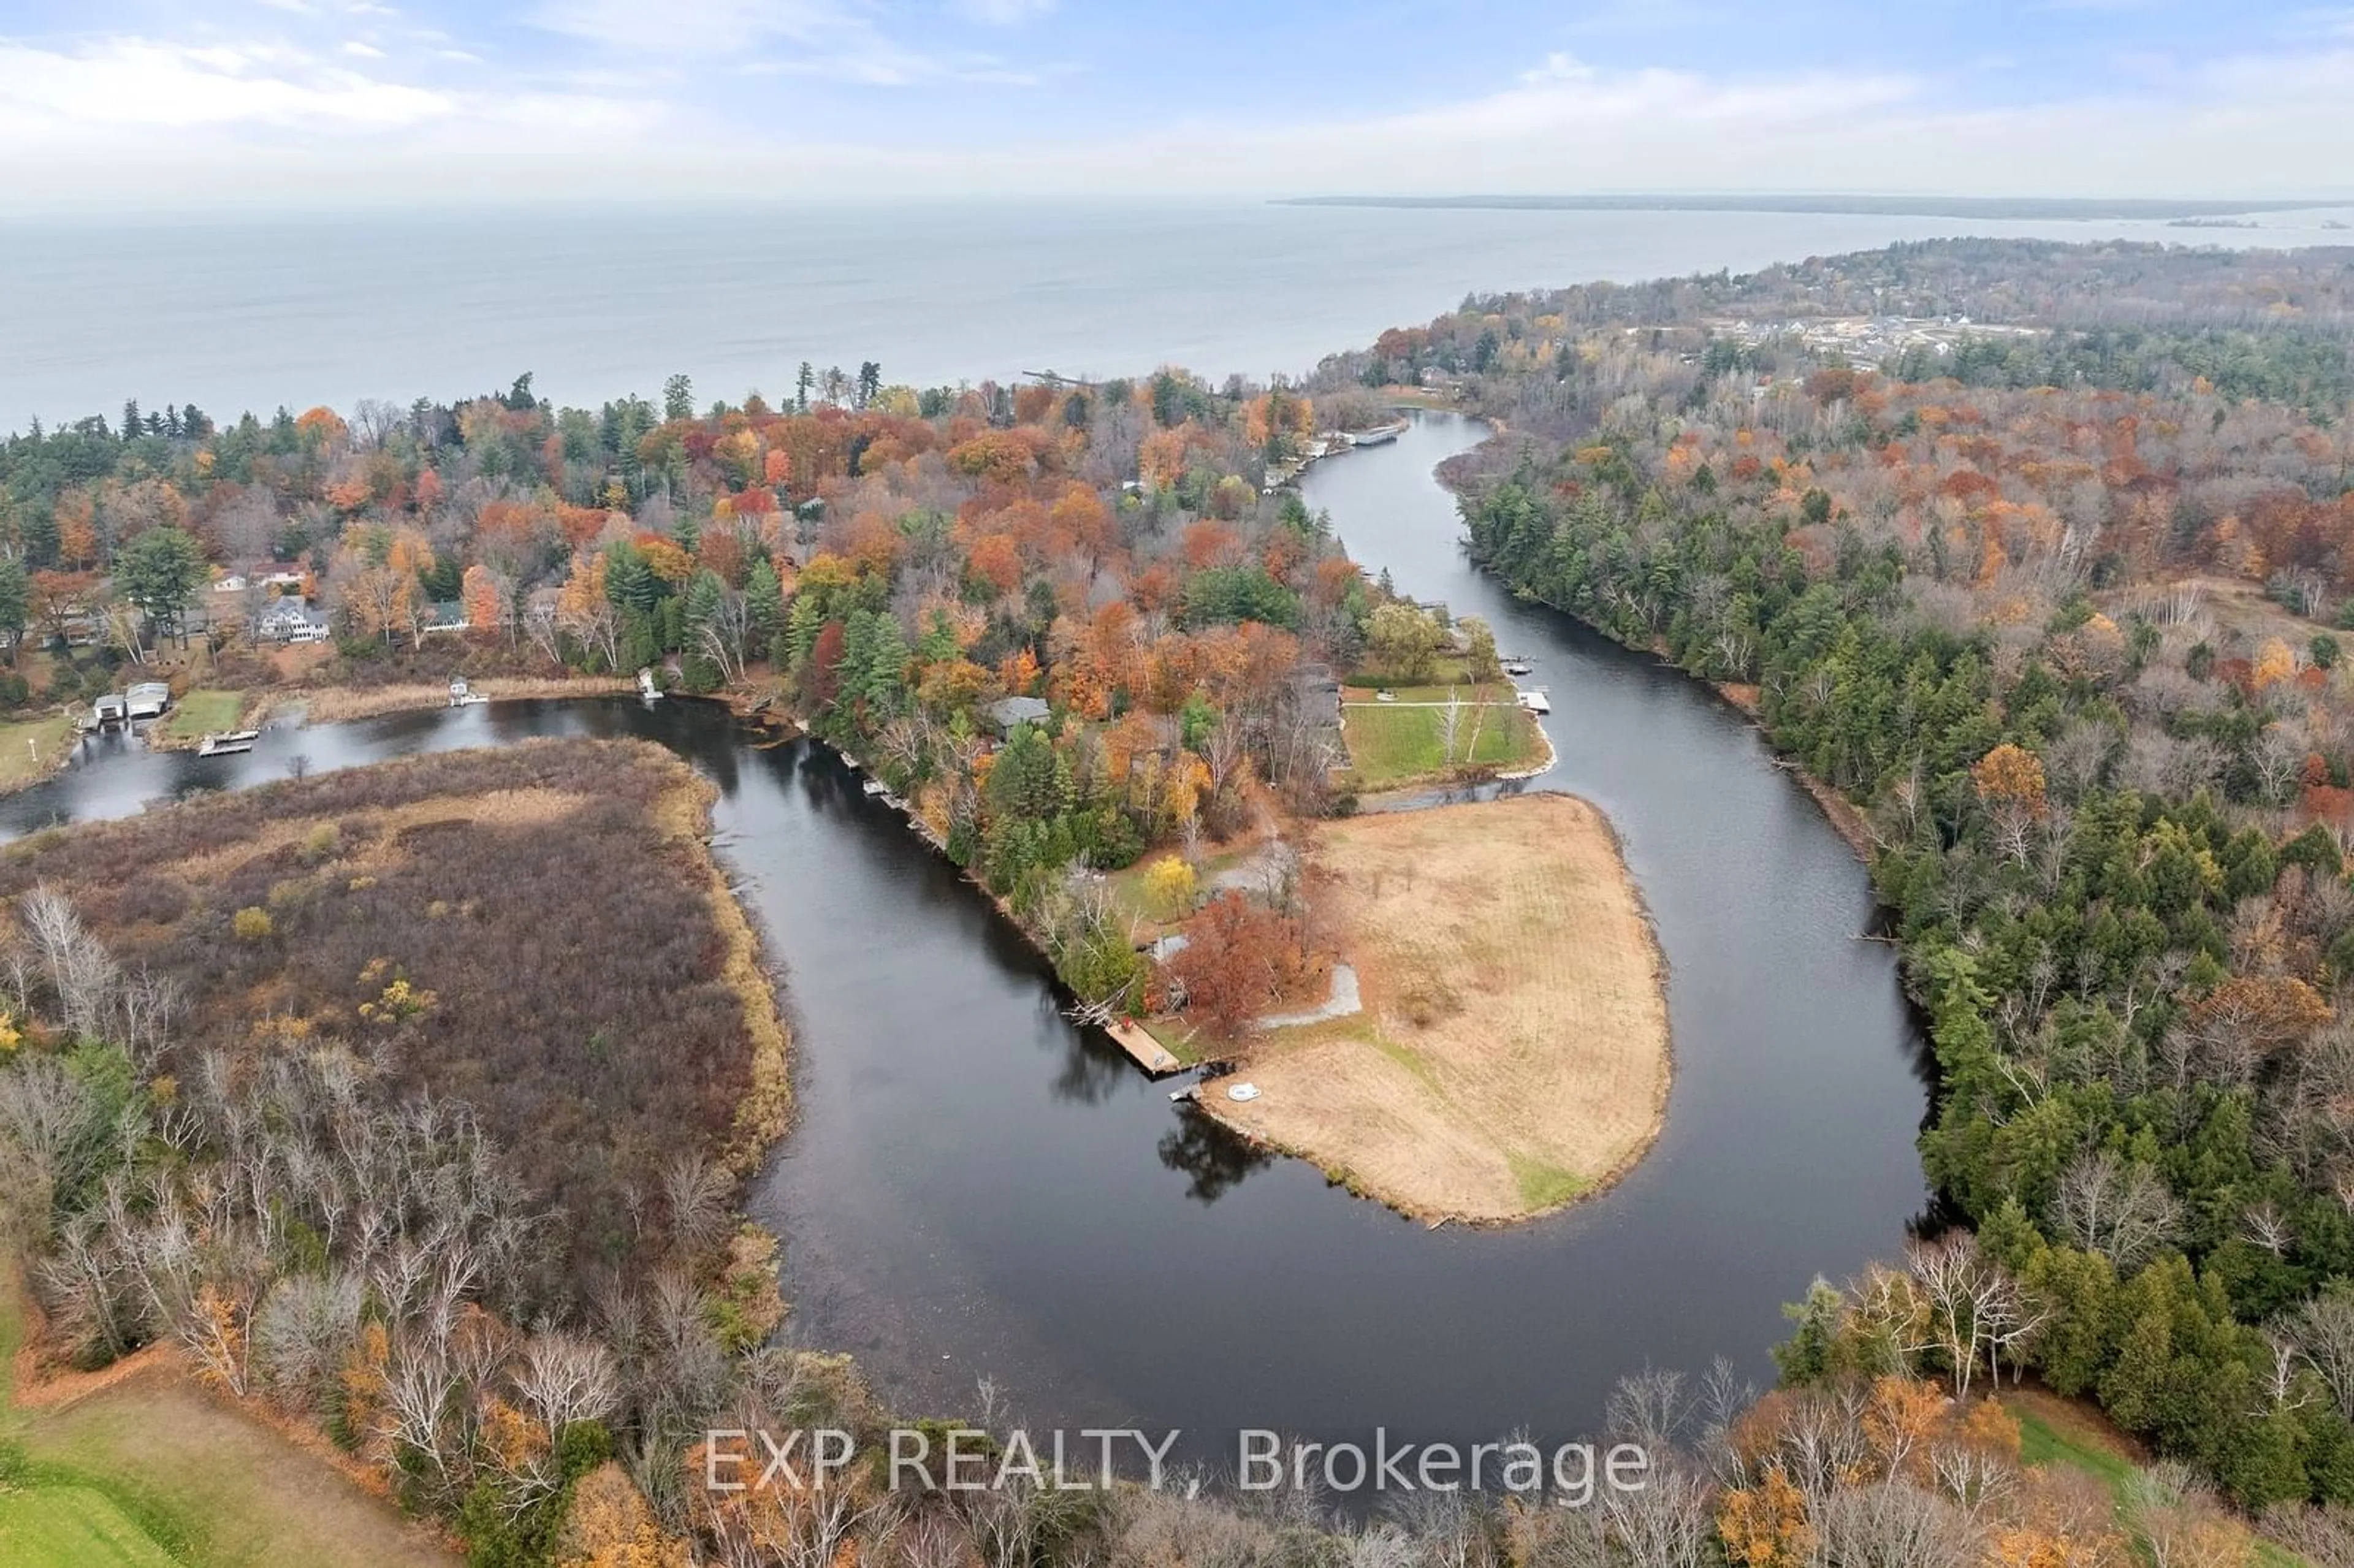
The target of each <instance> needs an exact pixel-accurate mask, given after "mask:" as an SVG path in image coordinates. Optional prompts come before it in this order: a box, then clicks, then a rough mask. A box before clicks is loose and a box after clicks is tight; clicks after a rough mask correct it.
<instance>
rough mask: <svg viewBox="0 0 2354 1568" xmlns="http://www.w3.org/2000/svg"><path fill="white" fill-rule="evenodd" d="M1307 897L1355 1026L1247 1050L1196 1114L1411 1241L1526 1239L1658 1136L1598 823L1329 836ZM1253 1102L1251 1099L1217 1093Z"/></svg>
mask: <svg viewBox="0 0 2354 1568" xmlns="http://www.w3.org/2000/svg"><path fill="white" fill-rule="evenodd" d="M1309 863H1310V885H1311V888H1312V889H1313V892H1312V896H1314V897H1315V898H1316V900H1317V902H1318V906H1319V908H1320V911H1321V912H1322V914H1323V916H1324V917H1325V918H1327V919H1329V920H1330V921H1331V922H1332V923H1333V924H1334V926H1335V927H1337V929H1338V930H1339V932H1340V933H1341V935H1340V937H1339V938H1338V941H1339V943H1340V945H1341V948H1343V949H1344V950H1345V951H1346V952H1347V953H1348V954H1349V955H1350V956H1351V957H1352V959H1353V960H1354V962H1353V969H1354V972H1355V974H1356V976H1357V983H1358V985H1359V988H1360V991H1361V993H1362V998H1363V1011H1362V1012H1357V1013H1355V1014H1352V1015H1349V1016H1344V1017H1341V1018H1336V1019H1331V1020H1328V1021H1324V1022H1315V1023H1310V1024H1305V1025H1300V1026H1297V1027H1291V1028H1278V1029H1269V1030H1265V1031H1262V1032H1259V1033H1255V1034H1253V1035H1252V1036H1250V1037H1249V1038H1248V1039H1247V1040H1246V1042H1245V1043H1244V1044H1242V1045H1241V1047H1240V1052H1239V1059H1238V1061H1237V1063H1236V1065H1235V1071H1234V1073H1233V1074H1232V1075H1229V1076H1227V1077H1225V1078H1220V1079H1217V1080H1214V1081H1213V1082H1211V1083H1210V1084H1208V1085H1207V1086H1205V1089H1204V1104H1205V1105H1206V1106H1207V1107H1209V1108H1210V1110H1211V1112H1212V1114H1214V1115H1215V1116H1216V1117H1218V1118H1220V1119H1222V1120H1224V1121H1225V1122H1227V1123H1228V1124H1229V1125H1231V1126H1234V1127H1235V1128H1239V1129H1241V1130H1242V1131H1244V1132H1246V1133H1247V1134H1249V1135H1250V1136H1252V1137H1255V1138H1259V1139H1265V1140H1267V1142H1270V1143H1272V1144H1275V1145H1277V1146H1278V1147H1280V1148H1283V1149H1285V1150H1290V1151H1291V1152H1293V1153H1296V1154H1298V1155H1299V1156H1300V1157H1302V1158H1303V1159H1307V1160H1312V1161H1314V1162H1315V1163H1317V1164H1319V1165H1320V1166H1323V1167H1324V1168H1325V1169H1326V1170H1327V1171H1331V1172H1333V1173H1334V1175H1335V1176H1336V1177H1337V1178H1338V1179H1341V1180H1343V1181H1346V1182H1347V1183H1348V1184H1349V1185H1350V1186H1351V1187H1352V1188H1353V1189H1355V1190H1358V1191H1360V1192H1364V1193H1365V1194H1367V1195H1368V1196H1371V1197H1373V1198H1377V1199H1379V1200H1380V1201H1382V1202H1384V1203H1387V1204H1389V1205H1390V1206H1391V1207H1393V1208H1395V1209H1398V1210H1400V1211H1401V1212H1403V1213H1408V1214H1412V1215H1415V1216H1416V1217H1419V1218H1426V1219H1441V1218H1444V1219H1460V1220H1470V1221H1478V1222H1483V1223H1498V1222H1505V1221H1511V1220H1519V1219H1526V1218H1529V1217H1530V1216H1532V1215H1534V1214H1539V1213H1545V1212H1547V1211H1549V1210H1552V1209H1555V1208H1558V1207H1560V1206H1561V1205H1563V1204H1564V1203H1567V1202H1573V1201H1575V1199H1578V1198H1581V1197H1584V1196H1586V1195H1588V1194H1590V1193H1592V1192H1596V1191H1598V1190H1600V1189H1601V1188H1602V1187H1604V1186H1606V1184H1608V1182H1609V1181H1612V1180H1613V1179H1614V1178H1615V1177H1616V1176H1617V1175H1618V1174H1619V1173H1620V1172H1622V1171H1625V1170H1626V1169H1627V1168H1628V1167H1629V1166H1631V1165H1632V1164H1633V1163H1634V1162H1635V1161H1636V1160H1638V1158H1640V1156H1641V1154H1642V1151H1643V1150H1645V1149H1646V1148H1648V1147H1649V1145H1650V1142H1651V1140H1652V1139H1653V1138H1655V1137H1656V1136H1657V1135H1658V1132H1659V1127H1660V1124H1661V1119H1662V1118H1663V1116H1664V1114H1665V1111H1666V1107H1667V1094H1668V1083H1669V1072H1670V1052H1669V1033H1668V1016H1667V1003H1666V997H1665V992H1664V983H1663V982H1664V975H1663V972H1662V969H1661V961H1660V959H1659V949H1658V946H1657V944H1656V943H1655V942H1654V940H1653V938H1652V935H1651V930H1650V926H1649V920H1648V918H1647V916H1645V914H1644V912H1643V908H1642V905H1641V901H1640V899H1639V896H1638V895H1637V893H1636V891H1635V887H1634V884H1633V882H1632V880H1631V879H1630V878H1629V877H1628V874H1627V868H1626V864H1625V863H1624V861H1623V860H1622V859H1621V858H1620V855H1619V852H1618V844H1617V838H1616V836H1615V835H1614V834H1613V833H1612V832H1611V830H1610V825H1609V822H1608V820H1607V819H1606V818H1605V817H1604V816H1603V815H1602V813H1601V812H1600V811H1599V810H1596V808H1595V807H1593V806H1592V805H1590V804H1588V803H1587V802H1585V801H1584V800H1576V799H1574V798H1572V797H1570V796H1566V795H1531V796H1523V797H1520V798H1516V799H1511V800H1492V801H1484V802H1477V803H1471V804H1464V805H1455V806H1441V807H1435V808H1432V809H1429V810H1416V811H1394V812H1383V813H1378V814H1374V815H1370V816H1365V817H1360V818H1357V819H1354V820H1352V821H1343V822H1334V823H1328V824H1326V825H1325V826H1323V827H1322V828H1320V830H1319V831H1318V832H1317V835H1316V841H1315V846H1314V849H1313V850H1312V852H1311V853H1310V861H1309ZM1243 1080H1248V1081H1250V1082H1252V1083H1254V1084H1255V1085H1256V1086H1257V1087H1258V1089H1259V1091H1260V1094H1259V1097H1257V1099H1254V1100H1251V1101H1248V1102H1246V1103H1237V1102H1235V1101H1234V1100H1232V1099H1230V1098H1229V1097H1227V1096H1226V1094H1225V1089H1227V1088H1228V1087H1229V1086H1232V1085H1233V1084H1235V1083H1236V1082H1240V1081H1243Z"/></svg>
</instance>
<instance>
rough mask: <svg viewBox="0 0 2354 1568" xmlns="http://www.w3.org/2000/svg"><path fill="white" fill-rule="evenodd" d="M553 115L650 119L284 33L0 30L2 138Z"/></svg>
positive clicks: (421, 125) (422, 125) (84, 139)
mask: <svg viewBox="0 0 2354 1568" xmlns="http://www.w3.org/2000/svg"><path fill="white" fill-rule="evenodd" d="M543 122H564V123H568V124H571V125H575V126H580V127H584V128H585V127H590V126H602V127H620V126H637V127H642V126H643V125H644V124H645V122H646V114H645V111H642V110H639V109H635V108H633V107H632V106H631V105H628V104H626V103H624V102H621V101H618V100H614V99H610V98H604V97H596V96H589V95H579V94H558V95H550V94H546V93H542V92H535V91H533V90H528V89H525V90H510V91H507V92H504V93H501V94H499V95H496V96H490V95H484V94H476V93H461V92H454V91H451V90H446V89H442V88H438V87H433V86H429V85H420V84H417V83H411V82H404V81H398V80H394V79H388V78H385V77H380V76H375V75H370V74H368V73H367V72H366V71H365V70H362V69H356V68H355V67H352V66H347V65H344V64H340V63H336V62H334V61H333V60H330V59H327V58H321V57H319V56H316V55H313V54H312V53H310V52H308V51H306V50H302V49H300V48H293V47H292V46H290V45H286V44H281V43H276V42H248V43H242V44H207V45H203V46H187V45H178V44H167V43H161V42H157V41H154V40H150V39H145V38H120V39H113V40H110V41H108V42H105V43H101V44H96V45H91V46H89V47H87V48H79V49H54V50H53V49H42V48H33V47H31V46H28V45H24V44H16V43H6V42H0V141H5V142H11V143H17V144H20V145H26V146H48V147H51V148H61V149H67V150H71V149H76V148H90V149H94V148H103V147H105V146H108V145H110V144H127V143H136V142H142V141H143V139H144V138H146V137H148V136H149V135H150V134H151V133H152V132H156V131H163V130H169V131H180V132H192V133H212V134H217V135H236V134H239V133H247V132H250V133H267V134H270V136H272V137H273V138H279V139H281V143H282V138H280V133H281V132H290V131H291V132H302V133H303V134H304V135H305V136H306V137H307V136H311V135H318V134H324V135H328V136H335V135H338V134H355V133H365V132H386V131H417V130H430V129H436V128H441V129H451V130H458V129H462V128H467V127H475V128H481V127H493V126H501V125H527V124H535V123H543ZM186 145H188V146H189V147H190V149H191V150H192V151H194V150H196V148H195V144H194V143H187V144H186ZM5 188H6V187H5V182H0V190H5Z"/></svg>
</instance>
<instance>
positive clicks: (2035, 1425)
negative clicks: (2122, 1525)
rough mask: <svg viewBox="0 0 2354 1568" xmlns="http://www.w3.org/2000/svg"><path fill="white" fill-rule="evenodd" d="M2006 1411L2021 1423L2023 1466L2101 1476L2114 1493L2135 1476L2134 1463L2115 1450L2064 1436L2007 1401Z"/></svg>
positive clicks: (2047, 1422)
mask: <svg viewBox="0 0 2354 1568" xmlns="http://www.w3.org/2000/svg"><path fill="white" fill-rule="evenodd" d="M2003 1408H2004V1409H2006V1410H2008V1411H2009V1412H2010V1414H2011V1415H2012V1417H2013V1418H2014V1419H2016V1420H2017V1421H2018V1423H2019V1457H2020V1463H2022V1464H2028V1465H2070V1466H2073V1467H2075V1468H2077V1469H2079V1470H2086V1471H2089V1472H2091V1473H2092V1474H2094V1475H2095V1476H2098V1477H2100V1478H2101V1479H2102V1480H2104V1481H2105V1482H2107V1483H2108V1486H2109V1489H2110V1490H2111V1491H2115V1490H2116V1489H2118V1488H2120V1487H2122V1486H2124V1485H2125V1484H2126V1479H2127V1478H2129V1477H2131V1476H2132V1475H2133V1473H2134V1467H2133V1462H2132V1461H2131V1460H2129V1459H2127V1458H2126V1457H2125V1456H2124V1455H2122V1454H2119V1453H2117V1452H2115V1450H2114V1449H2109V1448H2102V1447H2096V1446H2094V1445H2092V1444H2090V1443H2085V1442H2080V1441H2077V1440H2075V1439H2073V1438H2070V1437H2067V1436H2062V1434H2061V1432H2060V1429H2059V1428H2058V1427H2055V1426H2053V1425H2052V1423H2050V1422H2049V1421H2046V1420H2045V1419H2044V1418H2043V1417H2042V1416H2041V1415H2039V1414H2036V1413H2035V1412H2034V1411H2031V1410H2029V1409H2027V1408H2025V1407H2024V1406H2022V1405H2020V1404H2017V1403H2013V1402H2006V1403H2005V1404H2004V1405H2003Z"/></svg>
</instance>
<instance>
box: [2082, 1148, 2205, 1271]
mask: <svg viewBox="0 0 2354 1568" xmlns="http://www.w3.org/2000/svg"><path fill="white" fill-rule="evenodd" d="M2051 1219H2052V1226H2053V1228H2054V1229H2055V1230H2057V1231H2058V1232H2059V1233H2060V1234H2061V1235H2062V1236H2063V1237H2065V1238H2066V1239H2067V1241H2068V1242H2069V1243H2070V1244H2071V1245H2074V1246H2078V1247H2081V1248H2083V1249H2084V1250H2085V1251H2086V1252H2096V1253H2099V1254H2100V1255H2102V1256H2103V1257H2105V1258H2107V1259H2108V1260H2109V1261H2110V1262H2111V1263H2112V1264H2114V1265H2115V1266H2116V1268H2117V1271H2118V1273H2120V1274H2124V1273H2126V1272H2127V1271H2129V1270H2130V1269H2132V1268H2133V1267H2135V1266H2137V1265H2138V1264H2140V1263H2141V1262H2143V1261H2144V1260H2145V1259H2147V1257H2148V1256H2149V1255H2151V1254H2152V1253H2155V1252H2156V1251H2158V1248H2160V1247H2162V1246H2164V1245H2166V1244H2167V1243H2168V1241H2170V1240H2172V1239H2173V1237H2174V1236H2175V1235H2176V1234H2178V1232H2179V1230H2180V1228H2181V1224H2182V1205H2181V1203H2180V1202H2179V1201H2178V1200H2177V1199H2176V1198H2175V1196H2174V1193H2173V1192H2171V1191H2170V1190H2169V1189H2168V1187H2167V1185H2166V1181H2165V1179H2164V1178H2163V1177H2161V1176H2159V1175H2158V1172H2157V1171H2153V1170H2151V1169H2150V1168H2149V1167H2148V1166H2147V1165H2145V1164H2143V1163H2142V1162H2141V1161H2139V1160H2126V1159H2121V1158H2119V1157H2118V1156H2117V1155H2115V1154H2114V1153H2112V1152H2111V1151H2109V1150H2105V1149H2104V1150H2094V1151H2093V1152H2091V1153H2087V1154H2081V1155H2079V1156H2077V1157H2076V1159H2075V1160H2073V1162H2071V1163H2070V1165H2069V1166H2068V1168H2067V1169H2066V1170H2065V1171H2062V1172H2061V1174H2060V1186H2059V1191H2058V1192H2057V1193H2056V1194H2055V1195H2054V1197H2053V1198H2052V1214H2051Z"/></svg>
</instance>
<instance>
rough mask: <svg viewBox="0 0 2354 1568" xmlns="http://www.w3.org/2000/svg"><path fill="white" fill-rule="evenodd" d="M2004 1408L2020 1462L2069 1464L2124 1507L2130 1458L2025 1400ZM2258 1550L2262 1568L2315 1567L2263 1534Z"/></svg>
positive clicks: (2134, 1471) (2131, 1475)
mask: <svg viewBox="0 0 2354 1568" xmlns="http://www.w3.org/2000/svg"><path fill="white" fill-rule="evenodd" d="M2002 1407H2003V1409H2005V1410H2007V1411H2009V1413H2010V1415H2011V1418H2012V1419H2013V1420H2015V1421H2017V1422H2018V1423H2019V1457H2020V1463H2022V1464H2027V1465H2066V1466H2068V1467H2071V1468H2073V1469H2078V1470H2082V1471H2084V1472H2085V1473H2086V1474H2087V1475H2091V1476H2095V1477H2098V1478H2100V1480H2101V1481H2102V1482H2103V1483H2104V1484H2105V1485H2106V1486H2107V1487H2108V1489H2109V1492H2110V1495H2111V1496H2113V1497H2115V1499H2117V1503H2118V1506H2119V1507H2120V1508H2122V1507H2123V1506H2124V1504H2125V1500H2126V1490H2125V1489H2126V1483H2127V1482H2128V1481H2130V1480H2132V1479H2133V1478H2134V1476H2135V1475H2136V1474H2137V1467H2136V1466H2135V1464H2134V1462H2133V1461H2132V1460H2131V1459H2129V1458H2127V1457H2126V1456H2125V1455H2123V1454H2120V1453H2118V1452H2117V1451H2116V1450H2115V1448H2113V1447H2110V1446H2107V1445H2106V1444H2105V1443H2102V1442H2100V1441H2099V1440H2098V1439H2097V1438H2096V1437H2094V1436H2089V1435H2087V1436H2075V1435H2072V1434H2069V1433H2065V1432H2062V1431H2061V1430H2060V1429H2059V1428H2058V1427H2057V1426H2055V1425H2052V1423H2051V1422H2050V1421H2048V1420H2046V1419H2045V1418H2044V1417H2043V1415H2042V1414H2040V1413H2039V1412H2037V1411H2035V1410H2033V1409H2031V1408H2030V1407H2029V1405H2028V1404H2027V1403H2026V1402H2025V1401H2024V1400H2014V1399H2005V1400H2003V1402H2002ZM2255 1549H2256V1551H2255V1557H2256V1562H2257V1563H2259V1564H2260V1565H2261V1568H2312V1565H2311V1564H2309V1563H2306V1560H2305V1559H2304V1558H2302V1557H2299V1556H2298V1555H2296V1553H2295V1552H2290V1551H2289V1550H2287V1549H2286V1548H2285V1547H2282V1546H2279V1545H2277V1544H2275V1543H2274V1542H2270V1541H2266V1540H2264V1539H2263V1538H2261V1537H2259V1538H2258V1539H2257V1540H2256V1542H2255Z"/></svg>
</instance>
